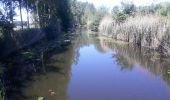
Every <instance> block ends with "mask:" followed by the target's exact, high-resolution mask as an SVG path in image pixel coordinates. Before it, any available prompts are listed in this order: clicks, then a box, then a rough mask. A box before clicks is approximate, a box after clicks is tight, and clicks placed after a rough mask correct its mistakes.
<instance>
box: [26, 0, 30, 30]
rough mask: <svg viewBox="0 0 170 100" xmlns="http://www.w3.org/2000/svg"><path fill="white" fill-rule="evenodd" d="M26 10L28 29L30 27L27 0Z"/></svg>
mask: <svg viewBox="0 0 170 100" xmlns="http://www.w3.org/2000/svg"><path fill="white" fill-rule="evenodd" d="M26 10H27V27H28V29H29V28H30V21H29V11H28V10H29V9H28V2H27V8H26Z"/></svg>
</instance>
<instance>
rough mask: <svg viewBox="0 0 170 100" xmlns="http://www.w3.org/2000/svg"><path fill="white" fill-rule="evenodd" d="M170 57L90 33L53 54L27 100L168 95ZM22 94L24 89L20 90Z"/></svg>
mask: <svg viewBox="0 0 170 100" xmlns="http://www.w3.org/2000/svg"><path fill="white" fill-rule="evenodd" d="M168 70H170V61H169V59H163V58H161V57H158V55H157V54H156V53H154V52H153V51H151V52H150V51H148V50H147V51H146V50H143V49H138V48H132V47H131V46H128V45H127V44H122V43H121V44H117V43H113V42H111V41H108V40H104V39H102V40H99V39H95V38H92V37H88V36H83V37H81V36H80V37H78V38H76V39H75V41H74V43H73V45H71V46H69V47H68V50H66V51H64V52H63V53H60V54H55V55H53V56H52V57H51V58H50V59H49V61H48V63H47V64H46V67H45V69H44V74H36V73H35V74H34V75H33V77H32V80H31V81H28V82H26V86H27V87H26V88H24V89H22V92H23V93H22V97H21V98H22V100H37V98H38V97H44V99H45V100H169V99H170V74H168ZM19 95H20V94H19Z"/></svg>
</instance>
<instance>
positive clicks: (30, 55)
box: [21, 51, 35, 59]
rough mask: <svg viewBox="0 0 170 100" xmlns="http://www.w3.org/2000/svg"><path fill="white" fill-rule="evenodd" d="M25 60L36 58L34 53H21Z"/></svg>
mask: <svg viewBox="0 0 170 100" xmlns="http://www.w3.org/2000/svg"><path fill="white" fill-rule="evenodd" d="M21 54H22V55H23V56H24V57H25V58H28V59H32V58H33V57H34V56H35V54H34V53H33V52H30V51H28V52H22V53H21Z"/></svg>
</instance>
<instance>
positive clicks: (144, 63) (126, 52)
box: [100, 39, 170, 84]
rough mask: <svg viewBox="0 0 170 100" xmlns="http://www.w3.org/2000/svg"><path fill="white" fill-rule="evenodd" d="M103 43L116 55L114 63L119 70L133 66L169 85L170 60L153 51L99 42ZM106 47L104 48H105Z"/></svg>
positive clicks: (130, 68)
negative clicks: (118, 66)
mask: <svg viewBox="0 0 170 100" xmlns="http://www.w3.org/2000/svg"><path fill="white" fill-rule="evenodd" d="M100 41H102V42H104V43H103V44H105V45H102V46H103V47H104V48H106V47H107V48H109V49H111V50H112V51H115V52H116V53H115V54H114V55H113V57H114V58H116V62H117V63H118V64H119V65H121V66H120V67H121V68H120V69H121V70H124V69H129V70H132V68H133V67H134V65H135V64H138V66H140V67H142V68H144V69H145V70H147V71H149V72H151V73H152V74H154V75H155V76H159V77H161V78H162V79H163V80H165V82H166V83H167V84H170V74H168V70H170V66H169V65H170V58H163V57H161V55H160V54H159V53H158V52H156V51H153V50H149V49H145V48H137V47H136V48H135V47H134V46H132V45H127V44H122V45H120V44H118V43H112V42H109V41H106V40H105V39H104V40H100ZM105 46H106V47H105Z"/></svg>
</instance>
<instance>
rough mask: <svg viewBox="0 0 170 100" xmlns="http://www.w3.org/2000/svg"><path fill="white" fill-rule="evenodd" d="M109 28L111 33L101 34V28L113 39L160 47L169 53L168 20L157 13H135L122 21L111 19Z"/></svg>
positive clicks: (169, 22)
mask: <svg viewBox="0 0 170 100" xmlns="http://www.w3.org/2000/svg"><path fill="white" fill-rule="evenodd" d="M106 26H107V25H106ZM108 28H110V27H108ZM106 29H107V28H106ZM111 29H112V32H111V33H112V34H110V33H108V34H106V33H105V34H103V32H102V31H103V30H102V31H101V34H102V35H107V36H110V35H111V37H113V38H115V39H118V40H123V41H128V42H131V43H134V44H137V45H138V46H143V47H149V48H155V49H157V48H158V47H161V48H162V49H164V50H166V52H167V53H168V54H170V45H169V40H170V37H169V36H170V33H169V29H170V21H169V20H167V19H163V18H161V17H160V16H158V15H145V16H142V15H136V16H135V17H129V18H127V20H126V21H125V22H124V23H116V22H115V21H112V27H111ZM108 30H110V29H108Z"/></svg>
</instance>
